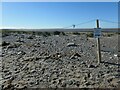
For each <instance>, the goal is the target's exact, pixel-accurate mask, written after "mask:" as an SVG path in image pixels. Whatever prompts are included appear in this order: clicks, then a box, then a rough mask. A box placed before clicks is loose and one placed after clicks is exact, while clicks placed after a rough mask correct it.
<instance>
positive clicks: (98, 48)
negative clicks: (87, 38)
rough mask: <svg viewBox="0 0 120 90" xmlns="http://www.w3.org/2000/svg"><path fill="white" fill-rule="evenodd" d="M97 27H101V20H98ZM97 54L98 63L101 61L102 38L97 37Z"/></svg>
mask: <svg viewBox="0 0 120 90" xmlns="http://www.w3.org/2000/svg"><path fill="white" fill-rule="evenodd" d="M96 22H97V28H99V20H98V19H97V20H96ZM97 55H98V64H100V63H101V49H100V38H99V37H97Z"/></svg>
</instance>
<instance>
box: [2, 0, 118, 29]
mask: <svg viewBox="0 0 120 90" xmlns="http://www.w3.org/2000/svg"><path fill="white" fill-rule="evenodd" d="M96 19H99V21H100V27H101V28H117V27H118V24H117V23H116V22H118V3H117V2H2V25H1V26H0V27H6V28H7V27H9V28H34V29H42V28H66V27H69V26H71V25H73V24H75V25H78V24H81V23H84V22H88V21H91V22H89V23H84V24H82V25H78V26H76V28H95V27H96ZM105 21H106V22H105ZM109 21H111V22H109Z"/></svg>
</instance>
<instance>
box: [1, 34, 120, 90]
mask: <svg viewBox="0 0 120 90" xmlns="http://www.w3.org/2000/svg"><path fill="white" fill-rule="evenodd" d="M2 40H3V41H2V45H3V47H2V55H1V57H2V78H3V79H2V80H3V83H2V87H3V89H10V88H21V89H23V88H28V87H29V88H34V87H36V88H37V87H41V88H42V87H43V88H65V87H70V88H90V87H92V88H106V87H108V88H116V87H118V84H119V82H120V79H119V76H120V75H119V73H118V66H120V64H118V52H117V48H118V37H117V35H115V36H112V37H101V39H100V40H101V49H102V50H101V53H102V63H100V65H97V54H96V48H97V47H96V46H97V45H96V39H95V38H87V37H86V36H85V35H67V36H64V35H52V36H48V37H44V36H38V35H34V36H33V35H29V34H13V35H12V33H11V34H7V35H6V36H4V37H3V38H2Z"/></svg>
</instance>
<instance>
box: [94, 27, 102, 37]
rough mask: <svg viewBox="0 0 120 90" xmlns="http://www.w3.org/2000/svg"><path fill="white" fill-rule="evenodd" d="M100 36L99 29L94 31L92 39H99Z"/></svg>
mask: <svg viewBox="0 0 120 90" xmlns="http://www.w3.org/2000/svg"><path fill="white" fill-rule="evenodd" d="M100 36H101V28H95V29H94V37H95V38H99V37H100Z"/></svg>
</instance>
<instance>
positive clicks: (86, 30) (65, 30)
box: [1, 28, 120, 32]
mask: <svg viewBox="0 0 120 90" xmlns="http://www.w3.org/2000/svg"><path fill="white" fill-rule="evenodd" d="M1 30H15V31H49V32H50V31H64V32H71V31H72V32H74V31H75V32H93V31H94V28H74V29H73V28H71V29H63V28H51V29H1ZM101 31H102V32H120V28H101Z"/></svg>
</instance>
